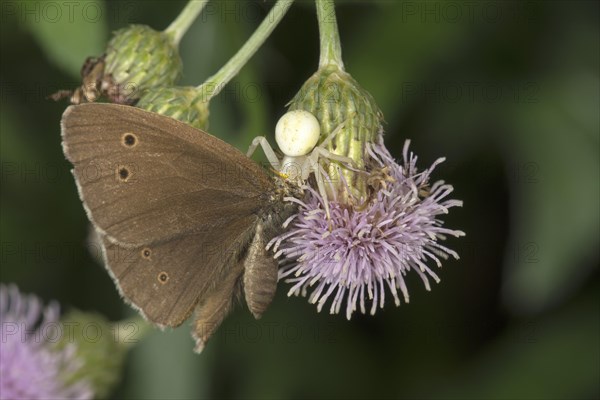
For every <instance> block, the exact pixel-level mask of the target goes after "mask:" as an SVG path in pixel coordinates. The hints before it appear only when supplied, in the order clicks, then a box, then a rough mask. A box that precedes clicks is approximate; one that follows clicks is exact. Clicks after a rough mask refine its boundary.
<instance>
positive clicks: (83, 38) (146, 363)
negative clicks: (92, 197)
mask: <svg viewBox="0 0 600 400" xmlns="http://www.w3.org/2000/svg"><path fill="white" fill-rule="evenodd" d="M67 3H68V4H71V3H70V2H65V3H62V2H43V1H23V2H21V1H6V2H3V3H2V16H1V18H2V24H1V27H0V29H1V33H2V36H1V38H0V43H1V46H2V64H1V67H0V68H1V70H0V71H1V77H0V80H1V81H0V84H1V120H0V128H1V139H2V142H1V145H2V146H1V151H0V154H1V158H2V160H1V161H2V177H1V178H2V182H1V184H2V194H1V200H2V201H1V205H0V211H1V226H0V233H1V235H2V236H1V247H2V249H1V250H2V253H1V276H0V280H1V281H2V282H15V283H17V284H18V285H19V286H20V288H21V289H22V290H24V291H27V292H35V293H37V294H39V295H40V296H42V297H43V298H45V299H51V298H54V299H57V300H59V301H60V302H61V303H62V304H68V305H71V306H72V307H74V308H78V309H83V310H94V311H97V312H100V313H102V314H104V315H105V316H107V317H108V318H110V319H112V320H118V319H122V318H125V317H127V316H130V315H132V314H133V311H131V310H130V309H129V308H128V307H127V306H125V305H124V304H123V303H122V301H121V299H120V298H119V296H118V293H117V291H116V290H115V288H114V285H113V284H112V282H111V280H110V278H109V276H108V274H106V272H105V271H104V268H103V267H102V266H101V265H99V264H98V262H97V259H96V257H95V256H94V254H90V252H89V251H88V247H87V245H86V243H87V236H88V224H87V220H86V217H85V213H84V211H83V208H82V207H81V204H80V202H79V199H78V196H77V193H76V188H75V185H74V183H73V180H72V177H71V175H70V173H69V168H70V167H69V164H68V163H67V162H66V161H65V160H64V157H63V155H62V150H61V147H60V130H59V120H60V116H61V113H62V111H63V110H64V108H65V103H54V102H52V101H48V100H45V98H44V97H45V96H46V95H48V94H50V93H52V92H53V91H55V90H57V89H61V88H72V87H75V86H77V85H78V79H79V75H78V74H79V67H80V65H81V64H82V63H83V61H84V59H85V58H86V57H87V56H90V55H99V54H100V53H101V51H102V48H103V46H104V44H105V43H106V41H107V40H108V37H109V32H110V31H113V30H116V29H118V28H121V27H123V26H125V25H126V24H128V23H144V24H147V25H150V26H152V27H153V28H155V29H164V28H165V27H166V26H168V24H169V23H170V22H171V21H172V19H173V18H174V17H175V16H176V15H177V14H178V12H179V10H180V9H181V8H182V7H183V5H184V2H181V1H178V2H175V1H150V2H147V1H123V2H119V1H110V2H101V1H96V2H74V3H76V4H74V5H72V6H68V5H65V4H67ZM89 4H93V5H91V6H90V5H89ZM271 5H272V2H271V1H269V2H263V1H256V2H254V1H253V2H235V1H213V2H211V3H209V6H208V7H207V9H206V10H205V13H204V14H203V15H201V16H200V17H199V19H198V20H197V21H196V23H195V24H194V25H193V27H192V28H191V30H190V31H189V32H188V34H187V35H186V36H185V37H184V38H183V40H182V42H181V47H180V51H181V56H182V58H183V61H184V78H183V81H182V82H181V84H183V85H198V84H199V83H201V82H202V81H203V79H204V78H206V77H208V76H209V75H211V74H212V73H214V72H215V71H216V70H217V69H218V68H219V67H220V66H221V65H222V64H223V63H224V62H225V61H226V60H227V59H228V58H229V57H230V56H231V55H233V54H234V52H235V51H236V50H237V49H238V48H239V47H240V46H241V45H242V44H243V42H244V40H245V39H246V38H247V37H248V36H249V35H250V34H251V32H252V30H253V29H254V28H255V27H256V26H257V25H258V23H259V22H260V20H261V19H262V17H263V16H264V15H265V14H266V11H267V10H268V8H269V7H270V6H271ZM53 7H54V8H53ZM68 7H72V11H71V12H72V16H73V18H70V17H69V15H70V14H69V9H68ZM96 8H97V9H98V10H101V13H100V14H95V13H93V12H92V11H94V10H95V9H96ZM56 10H59V11H58V12H60V14H57V13H56V12H57V11H56ZM84 10H86V11H85V13H84ZM598 13H599V8H598V3H597V2H588V1H579V2H578V1H552V2H482V3H478V2H445V1H426V2H425V1H398V2H396V1H378V2H366V1H365V2H358V1H340V2H338V19H339V27H340V33H341V37H342V43H343V53H344V60H345V64H346V67H347V70H348V71H349V72H350V73H351V74H352V75H353V77H354V78H355V79H356V80H357V81H358V82H360V84H361V85H362V86H363V87H364V88H365V89H367V90H369V91H370V92H371V94H372V95H373V96H374V98H375V99H376V101H377V102H378V104H379V106H380V108H381V109H382V111H383V113H384V116H385V119H386V121H387V124H386V125H385V127H386V143H387V145H388V147H389V148H390V151H391V152H392V153H393V154H394V155H395V156H397V157H399V156H400V150H401V146H402V143H403V142H404V140H405V139H406V138H411V139H412V140H413V144H412V145H411V148H412V149H413V151H415V152H416V153H417V154H419V155H420V157H421V161H422V164H421V165H422V166H425V165H429V164H430V163H431V162H432V161H433V160H435V159H436V158H437V157H439V156H446V157H447V159H448V161H447V162H446V163H445V164H442V166H441V167H440V168H439V170H437V173H436V174H435V178H439V179H444V180H446V181H447V182H450V183H452V184H453V185H454V187H455V188H456V196H455V197H456V198H458V199H462V200H464V203H465V205H464V207H463V208H462V209H460V210H455V211H454V212H453V213H451V214H450V215H449V216H448V218H447V219H446V221H447V222H446V224H447V225H448V226H450V227H452V228H456V229H461V230H464V231H465V232H466V233H467V237H466V238H463V239H449V240H450V242H451V243H450V244H451V246H450V247H452V248H455V249H457V250H458V252H459V254H460V255H461V260H459V261H450V262H448V263H446V264H445V265H444V269H443V270H442V271H440V276H441V278H442V282H441V283H440V284H439V285H436V286H434V287H433V288H432V292H431V293H427V292H426V291H425V290H423V289H422V285H421V284H420V282H418V281H417V279H412V280H411V278H409V281H408V284H409V289H410V292H411V295H412V296H411V302H410V304H407V305H402V306H401V307H400V308H398V309H397V308H395V307H393V305H392V304H391V303H390V304H389V306H388V307H387V308H386V309H385V310H384V312H382V313H379V314H378V315H377V316H375V317H359V318H354V319H353V320H352V321H351V322H348V321H345V320H344V319H343V317H342V316H329V315H327V314H317V313H316V312H315V309H314V307H313V306H312V305H309V304H307V302H306V300H305V299H302V298H289V299H288V298H287V297H286V296H285V292H286V285H285V284H281V286H280V289H279V290H278V294H277V297H276V299H275V301H274V303H273V304H272V306H271V308H270V309H269V311H268V312H267V313H266V314H265V316H264V318H263V319H262V320H260V321H258V322H257V321H254V320H253V319H252V317H251V316H250V314H249V313H248V312H247V311H246V310H245V309H244V308H245V306H240V307H237V309H236V311H235V312H234V313H233V314H232V316H231V317H229V318H228V319H227V320H226V321H225V323H224V325H223V327H222V328H221V329H220V330H219V331H218V332H217V334H216V335H215V337H214V339H212V340H211V342H209V344H208V345H207V348H206V350H205V351H204V353H203V354H202V355H200V356H197V355H195V354H193V353H192V352H191V349H192V346H193V343H192V340H191V339H190V337H189V328H188V326H183V327H181V328H179V329H176V330H174V331H165V332H160V331H158V330H156V331H154V332H153V333H152V334H150V335H149V336H148V337H147V338H146V339H144V340H143V341H141V342H140V343H139V344H138V345H136V346H135V347H134V348H133V350H132V353H131V355H130V357H129V358H128V360H127V368H126V374H125V375H124V376H123V379H122V382H121V383H120V385H119V387H118V388H117V390H116V391H115V393H113V396H114V398H123V397H135V398H150V397H152V398H192V397H210V398H221V397H232V398H254V397H257V398H271V397H273V398H331V397H338V398H339V397H352V398H378V397H386V398H404V397H406V398H428V399H430V398H514V399H517V398H518V399H522V398H569V399H572V398H593V397H598V396H599V395H600V383H599V376H600V365H599V359H600V349H599V341H598V337H599V334H600V327H599V313H598V311H599V310H598V290H599V289H600V281H599V275H598V242H599V217H600V216H599V209H600V207H599V204H600V199H599V186H598V182H599V180H600V179H599V178H600V177H599V176H598V175H599V141H600V140H599V131H600V126H599V125H600V124H599V114H598V109H600V107H599V106H600V104H599V103H600V100H599V97H598V96H599V93H600V86H599V85H600V82H599V72H598V71H600V68H599V67H600V62H599V57H600V56H599V52H598V48H599V45H600V39H599V35H600V32H599V24H598V18H597V17H598ZM317 60H318V32H317V24H316V19H315V16H314V8H313V6H312V2H308V1H300V2H297V4H295V5H294V6H293V7H292V8H291V10H290V12H289V14H288V15H287V16H286V17H285V18H284V20H283V22H282V24H281V25H280V26H279V27H278V28H277V29H276V30H275V32H274V34H273V36H272V37H271V38H270V39H269V40H268V41H267V43H266V45H265V46H264V47H263V48H262V49H261V50H260V51H259V52H258V53H257V54H256V56H255V57H254V58H253V59H252V61H251V62H250V63H249V64H248V65H247V66H246V67H245V68H244V69H243V70H242V73H241V74H240V75H239V76H238V77H237V78H236V79H235V80H234V81H233V82H232V83H231V84H230V85H229V86H228V87H226V88H225V89H224V90H223V92H222V93H221V94H220V95H219V96H218V97H216V98H215V99H214V100H213V101H212V102H211V109H210V130H211V133H213V134H215V135H217V136H219V137H221V138H223V139H224V140H227V141H229V142H230V143H232V144H234V145H236V146H237V147H239V148H241V149H245V148H246V147H247V146H248V144H249V143H250V141H251V139H252V138H253V137H254V136H256V135H267V136H271V137H272V134H273V129H274V125H275V122H276V121H277V118H278V117H279V116H280V115H281V114H282V113H283V111H284V106H285V104H286V103H287V102H288V101H289V100H290V99H291V98H292V97H293V95H294V94H295V92H296V91H297V90H298V89H299V88H300V86H301V85H302V83H303V82H304V80H306V79H307V78H308V77H309V76H310V75H311V74H312V73H313V72H314V70H315V69H316V67H317ZM97 251H98V250H97V249H95V248H94V247H92V252H97ZM186 325H187V324H186Z"/></svg>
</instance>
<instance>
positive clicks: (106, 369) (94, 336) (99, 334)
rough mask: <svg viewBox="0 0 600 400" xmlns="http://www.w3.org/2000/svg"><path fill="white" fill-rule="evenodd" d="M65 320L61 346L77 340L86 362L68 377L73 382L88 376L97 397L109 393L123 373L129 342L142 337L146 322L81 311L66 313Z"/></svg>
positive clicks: (66, 378)
mask: <svg viewBox="0 0 600 400" xmlns="http://www.w3.org/2000/svg"><path fill="white" fill-rule="evenodd" d="M61 322H62V326H63V335H62V337H61V340H60V341H59V342H57V344H56V346H57V348H58V349H64V348H66V347H67V346H72V345H73V344H75V346H76V351H75V354H76V357H77V359H78V360H79V361H80V362H82V363H83V365H82V366H81V368H79V369H76V370H75V372H74V373H73V372H70V375H68V376H66V377H65V380H66V381H67V383H70V382H78V381H81V380H84V379H85V380H86V381H88V382H89V383H90V385H91V386H92V388H93V391H94V394H95V398H106V397H108V395H109V394H110V391H111V390H112V389H113V388H114V386H115V384H116V383H117V382H118V381H119V379H120V377H121V373H122V367H123V361H124V358H125V355H126V354H127V350H128V348H129V345H130V344H131V343H134V341H135V339H137V338H138V337H139V333H140V330H144V328H143V325H142V324H144V323H138V322H137V320H136V322H130V323H129V324H111V323H110V322H109V321H108V320H106V318H104V317H103V316H101V315H99V314H95V313H84V312H81V311H72V312H70V313H68V314H66V315H64V316H63V318H62V319H61ZM121 331H127V332H121ZM128 333H129V334H130V335H127V334H128ZM125 336H127V337H125ZM123 338H125V339H126V340H123Z"/></svg>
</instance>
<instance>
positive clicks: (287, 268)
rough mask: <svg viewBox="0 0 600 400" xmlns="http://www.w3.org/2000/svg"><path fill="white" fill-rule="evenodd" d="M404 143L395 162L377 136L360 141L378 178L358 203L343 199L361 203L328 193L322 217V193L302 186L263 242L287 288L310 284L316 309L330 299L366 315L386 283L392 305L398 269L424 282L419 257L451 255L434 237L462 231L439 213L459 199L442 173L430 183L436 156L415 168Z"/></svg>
mask: <svg viewBox="0 0 600 400" xmlns="http://www.w3.org/2000/svg"><path fill="white" fill-rule="evenodd" d="M409 143H410V142H409V141H406V143H405V145H404V150H403V158H404V164H403V165H399V164H397V163H396V162H395V161H394V159H393V157H392V156H391V155H390V153H389V152H388V150H387V149H386V148H385V147H384V145H383V140H382V139H381V138H380V140H379V143H377V144H369V145H368V146H367V154H368V158H369V160H368V162H367V165H370V166H371V167H370V174H371V179H372V181H374V182H379V184H374V185H372V188H373V189H374V190H375V192H374V193H373V195H372V196H371V200H370V201H369V202H368V203H367V204H366V205H363V206H352V205H348V204H361V203H362V201H361V199H355V198H351V199H350V201H344V202H343V203H342V202H339V201H336V200H335V199H334V200H330V201H329V209H330V213H331V221H328V220H327V218H326V214H325V209H324V207H323V199H322V197H321V195H320V194H319V193H318V192H317V191H315V190H314V189H312V188H307V196H306V197H305V199H304V200H297V199H290V200H291V201H295V202H296V203H298V205H299V210H298V212H297V214H295V215H294V216H292V217H291V218H290V219H289V220H288V221H286V224H288V226H289V229H288V231H287V232H286V233H284V234H282V235H280V236H278V237H276V238H274V239H273V240H272V241H271V242H270V243H269V247H271V246H272V247H273V249H274V250H275V252H276V254H275V257H277V258H279V259H280V264H281V265H283V266H282V268H281V269H280V273H279V279H280V280H285V281H286V282H288V283H291V284H292V287H291V289H290V290H289V292H288V296H291V295H296V296H297V295H301V296H306V295H307V294H308V291H309V289H310V296H309V302H310V303H313V304H317V310H318V311H321V309H322V308H323V307H324V306H325V304H326V303H327V301H328V300H329V299H331V306H330V309H329V311H330V313H332V314H337V313H339V312H340V310H341V308H342V305H343V303H344V302H345V304H346V307H345V311H346V317H347V318H348V319H350V318H351V316H352V313H353V312H355V311H360V312H361V313H363V314H366V312H367V309H368V310H369V313H370V314H371V315H373V314H375V312H376V310H377V307H378V306H379V307H380V308H383V306H384V303H385V296H386V291H389V292H390V293H391V295H392V297H393V299H394V303H395V304H396V306H399V305H400V294H401V295H402V297H403V299H404V301H405V302H406V303H408V301H409V294H408V289H407V286H406V282H405V280H404V277H405V276H406V274H407V273H408V272H409V271H411V270H413V271H415V272H416V273H417V274H418V275H419V276H420V277H421V279H422V280H423V283H424V284H425V288H426V289H427V290H430V285H429V279H430V278H433V280H435V281H436V282H439V280H440V279H439V278H438V276H437V275H436V274H435V272H434V271H433V270H432V269H431V268H430V267H429V266H428V265H427V263H428V262H431V261H433V262H434V263H435V264H436V265H437V266H438V267H441V265H442V259H447V258H448V257H449V256H452V257H454V258H456V259H458V258H459V257H458V254H457V253H456V252H455V251H453V250H451V249H449V248H447V247H446V246H444V245H442V244H441V243H440V241H441V240H444V239H445V238H446V236H447V235H450V236H455V237H459V236H464V233H463V232H462V231H458V230H452V229H448V228H444V227H443V226H442V221H441V220H440V219H439V217H440V216H441V215H444V214H447V213H448V209H449V208H451V207H455V206H462V201H459V200H452V199H448V198H447V197H448V196H449V195H450V194H451V193H452V191H453V188H452V186H450V185H448V184H445V183H444V182H443V181H437V182H435V183H433V184H430V176H431V173H432V172H433V170H434V169H435V167H436V166H437V165H438V164H440V163H441V162H443V161H444V159H443V158H440V159H438V160H436V161H435V162H434V163H433V165H431V167H429V168H427V169H425V170H423V171H418V169H417V167H416V162H417V157H416V156H415V155H414V154H413V153H412V152H409V150H408V147H409ZM386 287H387V290H386ZM369 303H370V304H369Z"/></svg>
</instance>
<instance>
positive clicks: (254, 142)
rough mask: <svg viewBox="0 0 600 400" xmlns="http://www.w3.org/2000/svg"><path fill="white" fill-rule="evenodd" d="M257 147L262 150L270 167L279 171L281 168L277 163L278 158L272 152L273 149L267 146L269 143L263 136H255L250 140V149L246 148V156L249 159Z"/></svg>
mask: <svg viewBox="0 0 600 400" xmlns="http://www.w3.org/2000/svg"><path fill="white" fill-rule="evenodd" d="M259 145H260V147H261V148H262V150H263V153H265V156H266V157H267V160H269V163H270V164H271V166H272V167H273V168H274V169H275V170H277V171H279V169H280V168H281V164H280V163H279V158H277V155H276V154H275V152H274V151H273V148H272V147H271V145H270V144H269V142H268V141H267V139H266V138H265V137H264V136H257V137H255V138H254V139H253V140H252V144H251V145H250V147H248V151H247V152H246V156H248V157H251V156H252V154H254V151H255V150H256V148H257V147H258V146H259Z"/></svg>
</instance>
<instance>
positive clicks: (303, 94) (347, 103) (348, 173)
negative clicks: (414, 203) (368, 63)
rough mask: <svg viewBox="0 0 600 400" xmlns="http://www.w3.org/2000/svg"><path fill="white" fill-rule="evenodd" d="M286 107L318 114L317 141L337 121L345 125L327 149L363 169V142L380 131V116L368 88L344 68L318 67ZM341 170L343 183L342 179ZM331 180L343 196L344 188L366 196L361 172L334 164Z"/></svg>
mask: <svg viewBox="0 0 600 400" xmlns="http://www.w3.org/2000/svg"><path fill="white" fill-rule="evenodd" d="M289 110H306V111H308V112H310V113H312V114H313V115H314V116H316V117H317V119H318V120H319V123H320V125H321V137H320V140H319V141H320V142H321V141H323V140H324V139H325V138H327V137H328V136H329V134H331V133H332V132H333V131H334V129H335V128H336V127H338V126H339V125H340V124H345V125H344V128H343V129H342V130H341V131H340V132H339V133H338V134H337V135H336V136H335V137H334V138H333V139H332V140H331V142H330V143H329V144H328V145H327V149H328V150H329V151H331V152H332V153H335V154H338V155H342V156H346V157H350V158H351V159H352V160H354V162H355V163H356V164H355V168H356V169H358V170H364V168H365V158H366V145H367V143H372V142H374V141H375V138H376V137H377V135H378V133H380V131H381V121H382V119H383V116H382V114H381V111H380V110H379V107H378V106H377V104H376V103H375V100H374V99H373V97H372V96H371V94H370V93H369V92H367V91H366V90H365V89H363V88H362V87H361V86H360V85H359V84H358V82H356V81H355V80H354V78H352V76H350V74H348V73H347V72H345V71H343V70H342V69H340V68H339V67H338V66H336V65H334V64H330V65H328V66H326V67H323V68H320V69H319V70H318V71H317V72H316V73H315V74H314V75H313V76H311V77H310V78H309V79H308V80H307V81H306V82H305V83H304V85H303V86H302V88H301V89H300V91H299V92H298V93H297V94H296V96H295V97H294V98H293V99H292V101H291V102H290V106H289ZM340 171H341V174H342V175H343V178H344V180H345V182H346V184H342V183H341V177H340V175H339V174H340ZM328 174H329V177H330V179H331V181H332V182H334V183H335V184H337V187H336V188H337V189H338V191H339V192H340V194H342V197H344V198H346V199H348V196H346V195H343V192H344V191H345V190H348V189H349V190H351V191H352V192H353V193H352V194H353V196H351V197H356V198H361V199H363V201H365V200H367V198H366V194H367V186H368V185H367V178H366V177H365V175H364V174H358V173H356V172H355V171H352V170H350V169H347V168H344V167H342V168H341V169H338V168H337V166H336V165H333V164H332V165H330V168H329V171H328Z"/></svg>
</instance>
